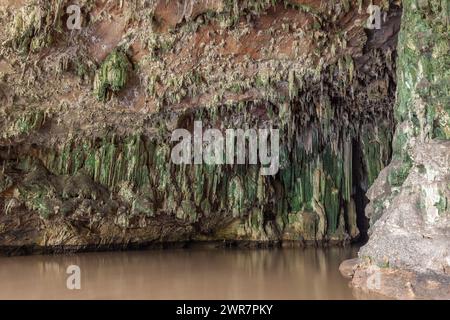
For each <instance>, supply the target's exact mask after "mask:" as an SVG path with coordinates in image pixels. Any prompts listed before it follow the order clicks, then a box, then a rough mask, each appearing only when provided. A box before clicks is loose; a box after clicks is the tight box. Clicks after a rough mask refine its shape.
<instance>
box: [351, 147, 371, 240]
mask: <svg viewBox="0 0 450 320" xmlns="http://www.w3.org/2000/svg"><path fill="white" fill-rule="evenodd" d="M360 146H361V144H360V142H359V141H356V140H353V142H352V149H353V150H352V151H353V152H352V164H353V165H352V179H353V190H352V197H353V200H354V201H355V206H356V225H357V227H358V229H359V232H360V233H359V236H358V237H357V238H356V239H355V242H357V243H359V244H365V243H366V242H367V241H368V240H369V236H368V230H369V219H368V218H367V217H366V215H365V208H366V205H367V204H368V203H369V200H368V199H367V197H366V192H367V182H366V180H367V177H366V174H365V168H364V163H363V158H362V151H361V147H360Z"/></svg>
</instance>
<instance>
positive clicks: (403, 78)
mask: <svg viewBox="0 0 450 320" xmlns="http://www.w3.org/2000/svg"><path fill="white" fill-rule="evenodd" d="M448 10H449V7H448V3H447V2H442V1H433V0H430V1H403V16H402V27H401V31H400V35H399V44H398V53H399V56H398V64H397V66H398V69H397V74H398V83H397V102H396V106H395V115H396V120H397V122H398V124H397V128H396V132H395V135H394V139H393V158H392V162H391V164H390V165H389V166H387V167H386V168H385V169H383V170H382V171H381V173H380V175H379V176H378V178H377V180H376V181H375V183H374V184H373V186H372V187H371V188H370V190H369V191H368V193H367V196H368V198H369V199H370V204H369V205H368V207H367V209H366V214H367V216H368V217H369V218H370V219H371V228H370V239H369V242H368V243H367V244H366V245H365V246H364V247H362V249H361V250H360V253H359V255H360V258H361V267H360V268H359V269H358V270H357V271H356V273H355V276H354V279H353V284H354V285H355V286H356V287H360V288H363V289H366V290H369V291H375V292H378V293H382V294H386V295H389V296H392V297H397V298H404V297H411V298H417V297H419V298H430V297H431V298H449V297H450V292H449V285H448V284H449V283H450V273H449V268H450V206H449V200H450V141H449V138H450V136H449V135H448V133H449V128H450V120H449V119H450V101H449V92H450V91H449V83H450V81H449V80H450V59H449V57H450V46H449V38H450V25H449V22H448V21H449V11H448ZM380 268H381V269H380ZM369 278H372V279H374V278H376V279H378V280H379V283H378V285H377V286H374V285H373V284H370V283H369V282H370V281H369V282H367V280H369ZM389 281H391V282H389Z"/></svg>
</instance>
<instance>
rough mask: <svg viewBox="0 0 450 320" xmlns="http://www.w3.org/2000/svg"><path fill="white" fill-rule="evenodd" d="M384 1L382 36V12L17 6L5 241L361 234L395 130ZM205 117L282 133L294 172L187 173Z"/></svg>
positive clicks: (392, 17)
mask: <svg viewBox="0 0 450 320" xmlns="http://www.w3.org/2000/svg"><path fill="white" fill-rule="evenodd" d="M72 3H77V4H79V5H80V6H81V8H82V27H81V29H80V30H68V29H67V26H66V24H65V21H66V19H67V18H68V14H67V13H65V8H66V7H67V6H68V5H69V4H72ZM374 3H377V4H379V5H380V7H381V8H382V10H383V17H384V20H383V21H384V23H383V25H382V28H381V30H367V29H365V25H366V21H367V18H368V14H367V13H366V9H367V6H368V5H369V4H370V3H369V1H312V0H310V1H126V2H125V1H124V2H122V1H117V2H114V1H113V2H107V1H73V2H69V1H1V2H0V5H1V7H0V9H1V10H0V12H1V16H0V21H1V22H2V24H3V25H5V26H7V32H5V33H2V35H1V36H0V37H1V39H0V41H1V43H2V47H1V51H0V56H1V60H0V75H1V78H0V80H1V82H0V99H1V104H0V113H1V117H0V127H1V134H0V161H1V168H2V170H1V173H0V245H1V246H2V247H7V248H13V250H14V248H24V247H27V246H29V247H32V248H46V247H48V248H52V247H53V248H54V247H61V248H69V247H73V248H76V249H80V248H103V247H127V246H130V245H148V244H153V243H168V242H179V241H191V240H226V241H232V242H234V241H238V240H242V241H253V242H255V241H256V242H258V243H261V242H264V243H272V242H279V241H284V242H290V241H295V242H299V243H324V242H343V241H349V240H351V239H356V238H357V237H358V235H359V230H358V219H361V212H362V210H363V208H362V205H361V199H360V198H361V197H363V195H362V194H361V190H362V192H365V191H366V190H367V189H368V187H369V186H370V185H371V184H372V183H373V181H374V180H375V178H376V177H377V176H378V174H379V172H380V171H381V170H382V169H383V168H384V167H385V166H386V165H387V164H388V163H389V161H390V159H391V142H392V135H393V132H394V127H395V125H394V114H393V105H394V97H395V90H396V78H397V77H396V65H395V61H396V50H395V48H396V36H397V32H398V29H399V21H400V14H401V12H400V8H399V7H398V4H396V3H393V2H391V3H390V2H388V1H380V2H377V1H375V2H374ZM400 62H401V63H403V62H402V60H400ZM399 92H400V91H399ZM397 110H400V108H397ZM397 117H399V115H397ZM400 117H401V116H400ZM196 120H201V121H202V122H203V126H204V127H205V128H218V129H221V130H224V129H226V128H243V129H246V128H267V127H274V128H277V129H279V130H280V147H281V148H280V170H279V172H278V173H277V174H276V175H273V176H262V175H260V174H259V169H260V166H259V165H234V166H230V165H223V166H221V165H183V166H180V165H175V164H173V163H171V160H170V151H171V148H172V147H173V143H172V142H171V141H170V136H171V132H172V131H173V130H174V129H176V128H185V129H187V130H190V131H192V129H193V123H194V121H196ZM439 132H441V131H439ZM440 134H441V133H440ZM355 176H356V177H358V178H357V179H355Z"/></svg>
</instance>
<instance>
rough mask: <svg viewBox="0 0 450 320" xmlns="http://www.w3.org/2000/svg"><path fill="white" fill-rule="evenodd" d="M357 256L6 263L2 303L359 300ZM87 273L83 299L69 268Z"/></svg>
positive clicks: (0, 263)
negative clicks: (350, 268) (347, 267)
mask: <svg viewBox="0 0 450 320" xmlns="http://www.w3.org/2000/svg"><path fill="white" fill-rule="evenodd" d="M355 255H356V248H329V249H312V248H309V249H298V248H296V249H273V250H230V249H228V250H227V249H179V250H154V251H139V252H138V251H134V252H114V253H88V254H77V255H62V256H28V257H11V258H8V257H0V299H352V298H353V296H352V292H351V289H350V288H349V287H348V280H346V279H344V278H343V277H342V276H341V275H340V274H339V271H338V267H339V264H340V262H341V261H342V260H344V259H348V258H351V257H354V256H355ZM69 265H78V266H80V268H81V273H82V274H81V286H82V289H81V290H78V291H71V290H68V289H67V288H66V279H67V277H68V275H67V274H66V268H67V267H68V266H69Z"/></svg>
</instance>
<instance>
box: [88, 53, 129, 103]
mask: <svg viewBox="0 0 450 320" xmlns="http://www.w3.org/2000/svg"><path fill="white" fill-rule="evenodd" d="M130 69H131V63H130V61H129V60H128V57H127V56H126V54H125V53H123V52H122V51H120V50H118V49H116V50H114V51H113V52H111V53H110V54H109V55H108V56H107V57H106V59H105V60H104V61H103V63H102V64H101V66H100V68H99V70H97V73H96V74H95V79H94V94H95V96H96V97H97V99H98V100H99V101H105V100H106V99H107V97H108V92H109V91H111V92H118V91H120V90H121V89H122V88H123V87H124V86H125V84H126V82H127V79H128V72H129V70H130Z"/></svg>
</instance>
